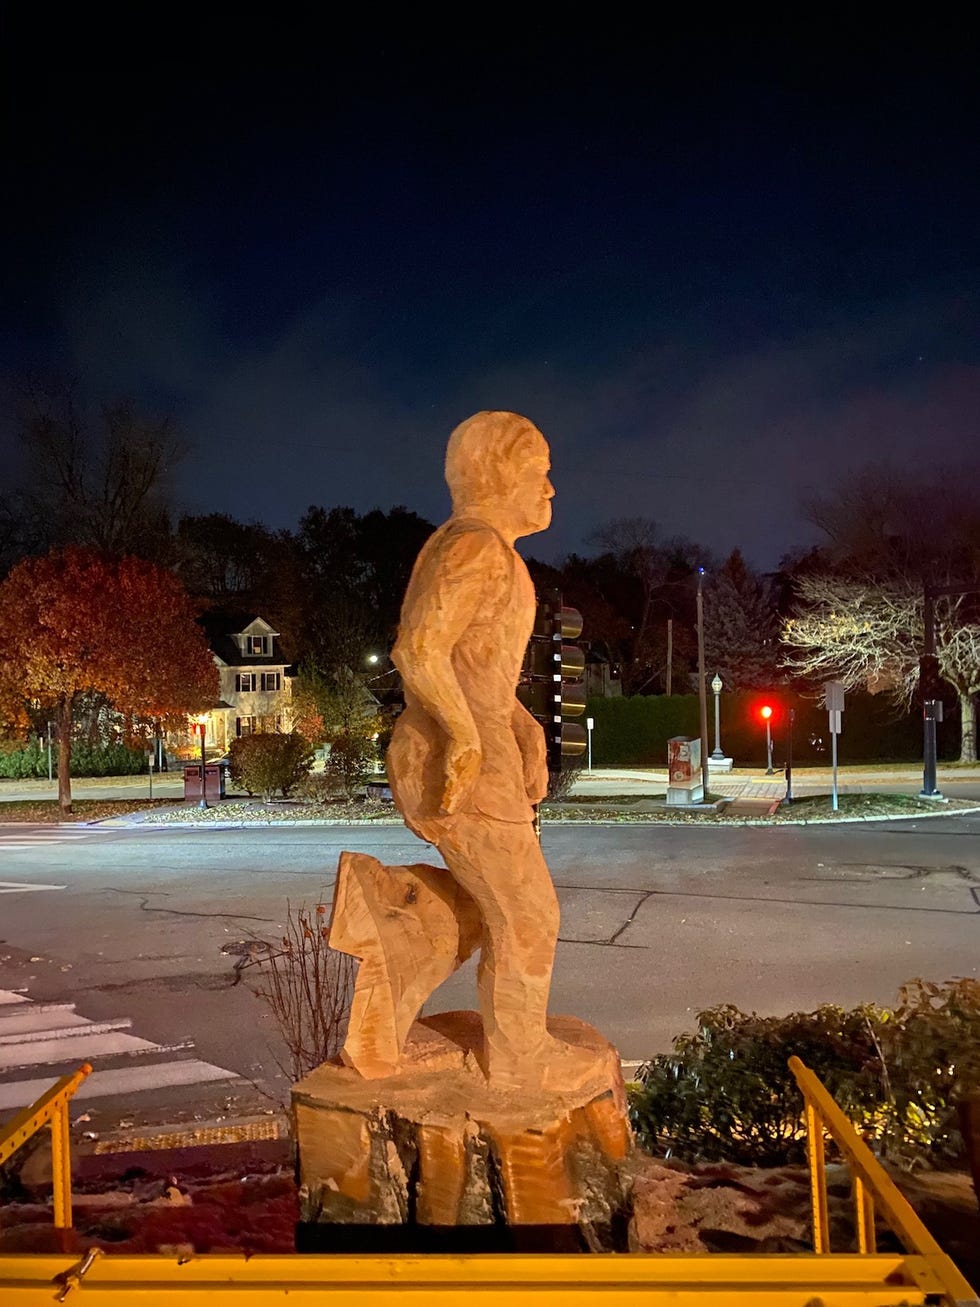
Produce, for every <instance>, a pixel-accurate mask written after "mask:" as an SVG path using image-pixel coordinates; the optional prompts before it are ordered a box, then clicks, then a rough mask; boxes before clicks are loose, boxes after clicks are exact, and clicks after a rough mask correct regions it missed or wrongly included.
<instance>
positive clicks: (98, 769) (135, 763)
mask: <svg viewBox="0 0 980 1307" xmlns="http://www.w3.org/2000/svg"><path fill="white" fill-rule="evenodd" d="M53 765H54V768H55V770H57V766H58V755H57V746H55V753H54V757H53ZM145 771H146V754H145V752H144V751H143V750H142V749H129V748H127V747H126V745H124V744H100V745H91V744H86V743H76V744H73V745H72V748H71V774H72V776H136V775H139V774H140V773H141V772H145ZM47 775H48V748H47V745H46V744H44V743H42V742H41V741H40V740H36V739H35V740H31V741H30V742H29V743H28V744H26V745H24V747H23V748H22V749H10V750H7V751H3V752H0V777H3V778H4V779H6V780H28V779H32V778H43V779H47Z"/></svg>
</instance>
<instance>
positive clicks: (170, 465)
mask: <svg viewBox="0 0 980 1307" xmlns="http://www.w3.org/2000/svg"><path fill="white" fill-rule="evenodd" d="M20 421H21V438H22V441H23V444H24V448H25V453H26V456H27V462H28V481H27V483H26V484H25V487H24V490H23V492H22V497H21V498H22V511H23V512H24V513H25V514H26V515H27V516H29V517H30V518H31V519H32V520H33V521H35V522H41V523H44V524H45V526H46V528H47V539H46V540H45V541H44V542H43V543H44V545H45V546H46V547H52V546H63V545H81V546H83V547H88V548H94V549H99V550H102V551H104V552H106V553H110V554H115V555H117V556H118V555H122V554H136V555H139V556H141V557H144V558H150V559H151V560H153V561H163V559H164V556H165V555H166V553H167V551H168V549H169V539H170V520H169V512H168V508H169V496H170V477H171V474H172V472H173V470H174V469H175V467H176V466H177V464H178V463H179V462H180V460H181V459H182V458H183V457H184V455H185V453H186V447H185V446H184V444H183V443H182V442H181V440H180V439H179V438H178V437H177V436H176V434H175V433H174V431H173V429H172V426H171V423H170V421H169V419H162V420H155V419H150V418H147V417H145V416H143V415H142V414H140V413H139V412H138V411H137V409H136V407H135V405H134V404H133V403H132V402H131V401H129V400H117V401H115V402H113V403H111V404H104V405H103V406H102V408H101V427H100V429H99V430H98V431H93V430H92V428H91V427H90V426H89V425H88V424H87V423H86V421H85V419H84V417H83V415H82V412H81V410H80V407H79V404H78V402H77V398H76V393H75V388H74V386H73V385H72V384H70V383H67V384H61V385H58V386H44V385H41V384H39V383H37V382H34V381H28V382H25V383H24V385H23V386H22V389H21V404H20Z"/></svg>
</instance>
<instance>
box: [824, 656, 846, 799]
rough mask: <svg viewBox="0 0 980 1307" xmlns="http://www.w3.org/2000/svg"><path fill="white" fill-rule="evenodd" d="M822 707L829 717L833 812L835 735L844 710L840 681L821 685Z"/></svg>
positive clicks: (835, 786) (835, 787)
mask: <svg viewBox="0 0 980 1307" xmlns="http://www.w3.org/2000/svg"><path fill="white" fill-rule="evenodd" d="M823 701H824V707H825V708H826V709H827V715H828V717H829V718H830V750H831V752H830V763H831V769H832V771H831V774H832V777H833V788H832V790H831V795H830V806H831V808H832V809H833V811H834V812H836V811H837V807H838V804H837V737H838V735H840V727H841V714H842V713H843V711H844V685H843V683H842V682H841V681H828V682H827V684H826V685H825V686H824V687H823Z"/></svg>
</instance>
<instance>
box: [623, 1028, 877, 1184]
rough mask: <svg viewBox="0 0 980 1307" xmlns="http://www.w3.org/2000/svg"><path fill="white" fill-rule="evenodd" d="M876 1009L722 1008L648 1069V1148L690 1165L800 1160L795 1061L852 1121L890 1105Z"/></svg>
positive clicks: (640, 1101) (643, 1135) (643, 1112)
mask: <svg viewBox="0 0 980 1307" xmlns="http://www.w3.org/2000/svg"><path fill="white" fill-rule="evenodd" d="M880 1023H881V1015H880V1013H879V1012H878V1010H877V1009H875V1008H873V1007H866V1008H857V1009H855V1010H854V1011H851V1012H845V1011H843V1010H842V1009H841V1008H837V1007H829V1006H828V1007H821V1008H818V1009H817V1010H816V1012H795V1013H793V1014H792V1015H790V1016H787V1017H759V1016H756V1015H755V1014H754V1013H753V1014H751V1015H749V1014H747V1013H745V1012H740V1011H739V1009H738V1008H736V1007H731V1006H727V1005H726V1006H722V1007H716V1008H712V1009H710V1010H709V1011H707V1012H701V1013H699V1015H698V1029H697V1031H696V1032H695V1033H694V1034H688V1035H680V1036H678V1037H677V1038H676V1039H675V1040H674V1051H673V1052H672V1053H668V1054H662V1055H660V1056H658V1057H655V1058H654V1059H653V1060H652V1061H651V1062H649V1063H648V1064H647V1065H646V1067H645V1068H644V1069H643V1072H642V1073H641V1074H642V1077H643V1083H642V1085H641V1087H640V1088H639V1089H638V1090H637V1091H636V1092H635V1093H634V1094H633V1098H632V1113H633V1120H634V1125H635V1128H636V1130H637V1133H638V1135H639V1139H640V1142H641V1144H642V1145H643V1146H644V1147H645V1148H648V1149H650V1150H651V1151H653V1152H661V1153H664V1152H665V1153H666V1154H667V1155H668V1156H670V1155H675V1156H678V1157H682V1158H690V1159H695V1158H704V1159H707V1160H710V1161H717V1160H725V1161H731V1162H735V1163H737V1164H739V1165H744V1166H779V1165H783V1164H784V1163H788V1162H801V1161H803V1160H804V1159H805V1156H806V1134H805V1131H804V1128H803V1122H802V1119H801V1109H802V1104H801V1099H800V1092H799V1090H798V1089H797V1087H796V1081H795V1080H794V1079H793V1075H792V1072H791V1071H790V1070H789V1068H788V1067H787V1065H786V1063H787V1059H788V1058H789V1057H790V1056H791V1055H792V1054H794V1053H795V1054H796V1055H797V1057H800V1058H802V1060H803V1061H804V1062H805V1063H806V1065H807V1066H808V1067H810V1068H811V1069H812V1070H813V1071H815V1072H816V1074H817V1075H818V1076H819V1077H820V1079H821V1080H822V1081H823V1082H824V1084H825V1085H826V1086H827V1088H828V1089H829V1090H830V1092H831V1093H832V1094H833V1095H834V1097H835V1098H836V1099H837V1101H838V1103H839V1104H840V1106H841V1107H842V1108H843V1110H844V1112H845V1113H847V1115H848V1116H850V1117H851V1119H852V1120H853V1119H854V1118H855V1116H865V1115H867V1113H868V1112H869V1111H872V1112H873V1111H874V1109H875V1108H876V1107H877V1106H878V1105H879V1104H880V1102H881V1100H882V1098H883V1086H882V1081H881V1063H880V1060H879V1057H878V1053H877V1048H876V1043H875V1027H876V1026H878V1025H880Z"/></svg>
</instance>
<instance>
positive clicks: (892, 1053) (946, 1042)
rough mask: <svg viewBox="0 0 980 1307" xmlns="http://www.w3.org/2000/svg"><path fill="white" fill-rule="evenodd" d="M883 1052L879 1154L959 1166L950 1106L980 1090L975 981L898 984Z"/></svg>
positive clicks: (979, 1010)
mask: <svg viewBox="0 0 980 1307" xmlns="http://www.w3.org/2000/svg"><path fill="white" fill-rule="evenodd" d="M882 1053H883V1055H884V1061H885V1069H886V1077H887V1079H886V1088H887V1091H888V1096H889V1100H890V1103H891V1108H892V1110H891V1112H890V1113H889V1114H888V1116H887V1118H886V1120H885V1122H884V1128H883V1131H882V1135H883V1148H884V1150H885V1151H887V1152H888V1153H890V1154H892V1155H894V1156H896V1157H898V1158H899V1159H902V1158H908V1159H909V1160H911V1161H915V1160H918V1159H919V1158H920V1157H921V1158H923V1159H926V1158H927V1159H928V1160H934V1161H955V1160H957V1159H958V1158H959V1156H960V1153H961V1151H962V1146H963V1141H962V1138H961V1136H960V1132H959V1126H958V1122H957V1113H956V1101H957V1099H958V1098H960V1097H962V1096H963V1095H964V1094H967V1093H971V1092H972V1093H975V1092H976V1091H977V1090H978V1089H980V980H976V979H972V978H964V979H957V980H948V981H946V983H945V984H943V985H937V984H933V983H931V982H930V981H926V980H911V981H909V982H908V984H906V985H903V986H902V988H901V989H900V990H899V995H898V1005H897V1007H896V1008H895V1012H894V1017H893V1020H892V1021H891V1022H889V1024H888V1025H887V1026H886V1027H885V1031H884V1035H883V1038H882Z"/></svg>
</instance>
